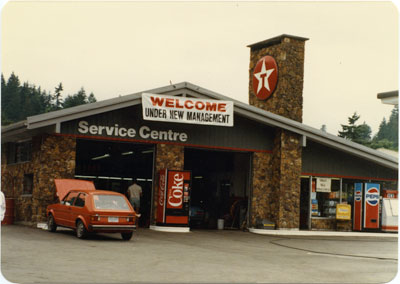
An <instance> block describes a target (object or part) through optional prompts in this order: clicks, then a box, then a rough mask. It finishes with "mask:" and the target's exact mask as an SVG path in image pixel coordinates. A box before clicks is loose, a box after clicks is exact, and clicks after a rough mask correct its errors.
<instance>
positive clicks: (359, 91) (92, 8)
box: [1, 1, 399, 135]
mask: <svg viewBox="0 0 400 284" xmlns="http://www.w3.org/2000/svg"><path fill="white" fill-rule="evenodd" d="M284 33H285V34H291V35H295V36H301V37H306V38H309V39H310V40H309V41H307V42H306V54H305V78H304V91H303V98H304V110H303V122H304V123H305V124H307V125H310V126H313V127H315V128H318V129H319V128H320V127H321V125H322V124H326V125H327V130H328V132H330V133H332V134H335V135H336V134H337V131H338V130H340V129H341V127H340V124H347V117H349V116H351V115H352V114H353V113H354V112H355V111H357V112H358V114H360V115H361V121H360V122H363V121H365V122H366V123H367V124H368V125H370V126H371V128H372V130H373V133H376V132H377V130H378V126H379V124H380V122H381V121H382V118H383V117H384V116H385V117H386V118H388V117H389V115H390V112H391V110H392V108H393V107H392V106H389V105H384V104H382V103H381V101H380V100H378V99H377V93H380V92H386V91H392V90H397V89H398V75H399V74H398V59H399V58H398V11H397V7H396V6H395V5H394V4H393V3H391V2H218V3H210V2H190V3H188V2H150V3H147V2H94V1H90V2H39V1H30V2H22V1H18V2H14V1H11V2H8V3H7V4H6V5H5V6H4V7H3V9H2V14H1V70H2V73H3V74H4V76H5V78H6V79H8V77H9V75H10V74H11V72H13V71H14V72H15V74H16V75H18V76H19V78H20V80H21V81H22V82H26V81H28V82H29V83H31V84H35V85H36V86H41V87H42V89H45V90H47V91H51V92H54V88H55V87H56V86H57V85H58V83H59V82H62V83H63V86H64V92H63V95H64V96H66V95H68V94H74V93H76V92H77V91H78V90H79V89H80V88H81V87H84V88H85V90H86V91H87V93H88V94H89V93H90V92H93V93H94V94H95V96H96V98H97V99H98V100H104V99H108V98H113V97H116V96H118V95H127V94H132V93H136V92H141V91H145V90H148V89H152V88H156V87H162V86H166V85H169V81H170V80H171V81H172V82H173V83H179V82H183V81H188V82H191V83H194V84H197V85H199V86H201V87H203V88H206V89H209V90H212V91H215V92H217V93H220V94H222V95H225V96H228V97H231V98H234V99H237V100H240V101H242V102H246V103H247V102H248V80H249V73H248V69H249V57H250V49H249V48H248V47H246V46H247V45H249V44H252V43H255V42H258V41H262V40H265V39H268V38H271V37H275V36H278V35H281V34H284Z"/></svg>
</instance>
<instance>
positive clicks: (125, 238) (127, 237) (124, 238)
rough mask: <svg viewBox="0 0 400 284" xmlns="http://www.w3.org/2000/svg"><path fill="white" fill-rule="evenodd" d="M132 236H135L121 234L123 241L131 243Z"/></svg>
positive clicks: (130, 233)
mask: <svg viewBox="0 0 400 284" xmlns="http://www.w3.org/2000/svg"><path fill="white" fill-rule="evenodd" d="M132 235H133V232H129V233H121V236H122V239H123V240H125V241H129V240H130V239H132Z"/></svg>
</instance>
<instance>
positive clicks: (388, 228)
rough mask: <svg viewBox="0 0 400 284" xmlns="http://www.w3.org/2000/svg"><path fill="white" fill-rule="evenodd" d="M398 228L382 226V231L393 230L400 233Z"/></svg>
mask: <svg viewBox="0 0 400 284" xmlns="http://www.w3.org/2000/svg"><path fill="white" fill-rule="evenodd" d="M398 229H399V228H398V226H382V230H393V231H398Z"/></svg>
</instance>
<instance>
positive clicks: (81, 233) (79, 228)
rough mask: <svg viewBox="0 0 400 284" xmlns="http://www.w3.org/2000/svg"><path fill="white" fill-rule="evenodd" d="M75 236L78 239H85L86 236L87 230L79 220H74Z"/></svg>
mask: <svg viewBox="0 0 400 284" xmlns="http://www.w3.org/2000/svg"><path fill="white" fill-rule="evenodd" d="M76 236H77V237H78V239H85V238H86V237H87V231H86V228H85V225H84V224H83V222H82V221H81V220H78V221H77V222H76Z"/></svg>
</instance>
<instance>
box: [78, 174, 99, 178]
mask: <svg viewBox="0 0 400 284" xmlns="http://www.w3.org/2000/svg"><path fill="white" fill-rule="evenodd" d="M75 177H77V178H96V177H95V176H80V175H75Z"/></svg>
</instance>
